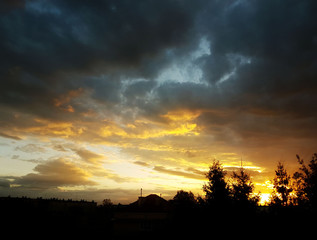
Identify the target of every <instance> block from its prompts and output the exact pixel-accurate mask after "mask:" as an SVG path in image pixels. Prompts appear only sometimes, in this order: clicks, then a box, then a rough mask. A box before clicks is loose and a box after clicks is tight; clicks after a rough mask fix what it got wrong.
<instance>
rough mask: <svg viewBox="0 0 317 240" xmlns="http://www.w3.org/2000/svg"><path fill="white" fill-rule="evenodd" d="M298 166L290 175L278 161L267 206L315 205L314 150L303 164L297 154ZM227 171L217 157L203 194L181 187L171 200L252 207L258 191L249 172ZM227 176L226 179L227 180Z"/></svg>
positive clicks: (316, 171) (316, 165) (316, 166)
mask: <svg viewBox="0 0 317 240" xmlns="http://www.w3.org/2000/svg"><path fill="white" fill-rule="evenodd" d="M296 157H297V159H298V163H299V169H298V171H296V172H295V173H294V174H293V175H292V176H291V175H290V174H288V172H287V170H286V168H285V167H284V164H283V163H281V162H278V164H277V168H276V170H275V177H274V179H273V180H272V183H273V192H272V194H271V197H270V201H269V202H268V203H267V204H268V205H269V206H274V207H288V206H292V207H294V206H299V207H305V208H311V209H316V208H317V153H314V154H313V156H312V159H311V160H310V162H309V163H308V165H306V164H305V162H304V160H303V159H301V158H300V157H299V156H298V155H296ZM226 175H227V172H226V171H225V170H224V168H223V166H222V165H221V163H220V162H219V161H217V160H214V161H213V164H212V165H211V166H210V167H209V171H208V172H207V174H206V178H207V179H208V182H207V183H206V184H204V186H203V191H204V193H205V196H204V197H200V196H199V197H197V198H196V197H195V196H194V194H193V193H192V192H186V191H183V190H180V191H178V192H177V194H176V195H175V197H174V198H173V201H174V202H175V204H176V205H177V204H178V205H179V204H181V205H184V206H185V205H188V206H189V205H191V204H194V203H195V204H200V205H205V206H210V207H215V208H217V209H219V208H222V207H228V206H232V207H238V208H255V207H256V206H258V204H259V201H260V194H259V193H258V194H256V193H255V192H254V184H253V182H252V180H251V177H250V174H249V173H247V171H246V170H245V169H244V168H243V167H241V168H240V169H238V170H237V171H234V172H233V173H232V175H231V178H226ZM228 179H229V180H228Z"/></svg>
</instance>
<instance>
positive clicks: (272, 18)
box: [0, 0, 317, 137]
mask: <svg viewBox="0 0 317 240" xmlns="http://www.w3.org/2000/svg"><path fill="white" fill-rule="evenodd" d="M6 9H7V10H6V11H4V12H2V13H1V18H0V30H1V32H2V33H4V34H2V38H1V39H0V50H1V52H2V53H3V54H2V55H1V57H0V62H1V67H0V77H1V79H2V87H1V90H0V93H1V95H0V101H1V105H2V107H1V109H0V111H1V112H2V113H3V114H1V115H2V116H1V117H0V121H1V122H2V123H4V124H6V125H9V126H12V125H14V124H29V122H28V121H27V120H26V121H25V122H24V123H21V122H20V121H18V120H16V118H14V115H13V114H12V113H10V112H11V108H14V109H16V111H18V112H19V111H20V112H26V113H27V114H31V115H32V116H33V115H35V116H40V117H43V118H48V119H54V120H69V121H71V120H73V119H80V118H81V117H82V115H80V114H81V113H83V112H86V111H88V110H89V108H90V107H91V105H88V104H86V105H85V104H83V102H84V101H77V102H76V101H74V102H70V103H72V107H73V108H74V109H75V111H74V112H73V113H70V112H66V111H63V109H62V110H61V108H60V109H57V108H56V107H54V99H58V98H59V97H60V96H61V95H62V94H66V93H68V92H69V91H71V90H78V89H80V88H82V89H84V91H86V92H89V94H88V93H86V94H87V95H86V98H87V99H88V98H89V99H92V100H93V101H96V102H98V103H100V104H101V106H104V107H105V108H107V109H110V110H111V111H112V112H113V114H115V115H120V116H122V117H123V118H126V119H136V118H137V117H138V115H141V116H143V117H147V118H152V119H155V120H156V121H161V119H160V118H159V116H160V115H162V114H165V113H166V112H168V111H169V110H175V109H184V108H187V109H202V110H208V111H209V110H212V111H213V114H211V113H210V111H209V112H208V111H207V112H208V113H204V114H203V115H202V116H201V117H200V118H199V119H198V121H199V123H202V124H204V125H205V126H207V127H206V129H205V130H206V131H207V132H208V130H210V131H211V130H212V131H214V130H215V125H216V127H217V129H219V128H221V125H223V126H224V125H225V126H226V127H229V128H230V129H232V130H233V131H235V132H236V133H237V134H240V135H241V136H247V134H248V132H250V131H251V132H256V131H257V132H263V131H269V132H270V131H271V132H274V131H275V130H276V129H280V131H279V134H285V133H286V135H288V134H289V135H292V134H293V133H294V132H293V131H290V130H289V129H292V128H295V127H298V126H301V128H302V131H300V132H296V136H310V137H312V136H316V128H315V127H314V123H315V122H316V118H317V116H316V112H317V111H316V110H317V104H315V103H316V102H317V97H316V96H317V94H316V92H317V80H316V78H317V70H316V69H317V60H316V54H317V35H316V30H315V29H317V21H316V17H315V13H316V10H317V4H316V1H295V0H294V1H293V0H292V1H287V3H286V2H284V1H247V0H245V1H235V2H232V1H198V2H196V1H195V3H193V2H192V1H136V2H135V1H90V2H87V1H54V2H47V1H46V2H42V1H30V2H26V3H25V5H24V7H21V5H19V6H18V7H17V6H13V5H10V6H9V7H7V8H6ZM203 37H204V38H205V39H207V43H208V44H209V47H210V54H206V55H202V56H200V57H199V58H197V59H195V60H193V61H192V62H191V64H192V65H193V66H194V67H197V68H198V69H200V70H201V71H202V81H201V83H196V82H177V81H175V80H174V81H173V79H170V80H171V81H167V80H168V79H167V80H166V81H165V82H163V83H159V82H157V81H156V79H157V77H158V76H159V74H160V73H161V72H162V69H164V68H166V67H168V66H169V65H170V64H172V63H173V62H175V61H181V60H182V59H186V58H188V56H189V55H188V53H189V52H192V51H194V50H195V49H196V48H197V46H198V45H199V42H200V40H201V38H203ZM171 78H172V77H171ZM135 79H139V80H138V81H135ZM127 83H128V84H127ZM70 103H69V104H70ZM65 107H67V105H66V106H65ZM122 109H124V110H125V111H122ZM129 109H130V110H131V111H128V110H129ZM64 110H65V108H64ZM99 110H100V111H103V109H99ZM224 112H226V113H229V114H222V113H224ZM135 115H137V116H135ZM98 120H99V119H98ZM84 121H85V119H84ZM285 121H286V122H287V123H286V124H285ZM267 126H269V127H268V128H269V129H267ZM221 132H222V131H220V133H221ZM2 135H4V136H8V137H10V136H11V135H10V134H8V133H6V132H3V133H2ZM220 135H221V134H220ZM12 136H13V135H12ZM219 137H220V136H219Z"/></svg>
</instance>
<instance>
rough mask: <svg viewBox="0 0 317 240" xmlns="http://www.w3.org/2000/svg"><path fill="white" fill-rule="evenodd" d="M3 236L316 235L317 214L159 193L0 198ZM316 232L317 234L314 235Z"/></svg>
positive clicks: (148, 237)
mask: <svg viewBox="0 0 317 240" xmlns="http://www.w3.org/2000/svg"><path fill="white" fill-rule="evenodd" d="M0 211H1V222H2V223H1V230H2V231H1V233H2V235H3V236H8V239H11V238H20V237H23V238H27V237H34V238H41V239H46V238H52V239H53V238H61V239H64V238H71V239H75V238H77V237H78V238H81V239H84V238H87V239H129V238H130V239H212V238H216V236H217V235H218V236H219V234H220V236H223V237H225V238H229V237H230V238H233V237H246V238H252V239H253V238H257V237H264V236H267V237H270V236H271V237H273V236H274V237H278V236H280V237H283V239H285V237H287V236H298V237H303V236H305V235H307V236H310V237H313V236H315V227H316V214H315V212H314V211H310V210H305V209H299V208H287V209H286V208H283V209H272V208H269V207H257V208H256V209H238V208H236V209H233V208H230V209H216V208H210V207H209V208H207V207H203V206H178V205H175V204H173V203H172V202H171V201H166V200H164V199H162V198H160V197H158V196H156V195H149V196H148V197H144V198H139V200H137V201H136V202H134V203H132V204H130V205H111V206H98V205H97V204H96V203H95V202H87V201H72V200H57V199H30V198H12V197H5V198H0ZM311 234H314V235H311Z"/></svg>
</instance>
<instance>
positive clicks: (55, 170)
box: [14, 158, 95, 189]
mask: <svg viewBox="0 0 317 240" xmlns="http://www.w3.org/2000/svg"><path fill="white" fill-rule="evenodd" d="M34 171H35V172H36V173H29V174H27V175H25V176H22V177H20V178H19V179H17V180H15V182H14V183H15V184H18V185H20V186H22V187H31V188H43V189H46V188H56V187H59V186H77V185H95V183H94V182H93V181H91V180H89V177H91V174H89V173H88V172H87V171H85V170H83V169H81V168H79V167H78V166H76V165H75V164H74V163H72V162H70V161H67V160H65V159H62V158H59V159H55V160H51V161H48V162H45V163H41V164H38V165H37V166H36V167H35V168H34Z"/></svg>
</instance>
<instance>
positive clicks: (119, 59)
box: [0, 0, 198, 118]
mask: <svg viewBox="0 0 317 240" xmlns="http://www.w3.org/2000/svg"><path fill="white" fill-rule="evenodd" d="M22 3H23V2H21V4H19V5H18V6H16V5H15V4H12V3H10V4H9V2H8V3H7V2H4V3H3V4H4V5H5V6H7V8H6V9H8V10H7V11H5V12H3V13H2V14H1V17H0V31H1V32H2V34H1V39H0V51H1V53H2V54H1V57H0V63H1V67H0V77H1V79H2V87H1V90H0V93H1V97H0V101H1V103H2V104H6V105H9V106H13V107H15V108H18V109H19V110H20V111H21V110H23V111H29V112H32V113H34V114H38V115H40V116H43V117H48V118H54V117H55V116H58V117H60V118H63V116H62V115H65V114H60V113H59V112H58V111H56V109H52V108H51V106H52V101H53V99H55V98H57V97H58V96H59V95H60V94H64V93H65V92H67V91H69V90H72V89H78V88H79V87H83V88H90V87H92V88H93V90H94V95H93V97H95V98H97V99H98V100H102V101H105V100H106V101H108V100H110V101H113V102H118V101H120V98H119V97H118V95H119V93H118V91H116V89H118V87H120V81H116V79H118V77H116V75H124V76H126V77H131V76H133V77H136V76H147V77H148V76H151V75H153V74H154V73H155V72H157V71H158V70H159V65H161V64H165V61H163V60H162V58H160V57H159V58H157V59H156V60H153V62H154V63H155V64H158V65H156V66H153V65H152V64H149V63H148V62H149V61H150V60H151V59H152V58H155V57H156V56H160V55H161V52H162V51H163V50H164V49H166V48H173V47H176V46H181V45H184V43H186V42H188V41H190V40H189V39H190V38H191V37H189V36H188V33H189V32H190V31H192V30H191V29H192V26H193V22H194V17H193V16H194V15H195V13H196V12H197V11H196V9H197V8H198V7H197V6H198V4H195V5H192V4H190V3H189V2H186V1H185V2H181V1H163V2H161V1H137V2H135V1H89V2H87V1H71V0H69V1H54V2H50V1H27V2H26V3H25V5H23V4H22ZM163 59H164V57H163ZM114 72H117V74H115V75H113V73H114ZM118 72H119V73H118ZM100 75H102V77H100ZM105 75H107V77H103V76H105ZM86 76H87V77H86ZM90 76H96V77H97V78H99V79H100V81H99V80H96V77H94V79H93V80H91V79H92V77H90ZM112 81H115V82H112ZM113 90H115V91H113ZM108 93H112V95H111V96H110V97H109V94H108ZM27 109H28V110H27Z"/></svg>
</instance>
